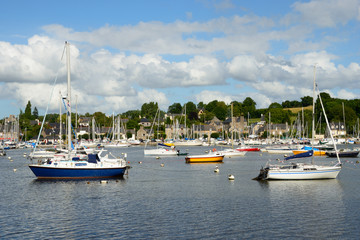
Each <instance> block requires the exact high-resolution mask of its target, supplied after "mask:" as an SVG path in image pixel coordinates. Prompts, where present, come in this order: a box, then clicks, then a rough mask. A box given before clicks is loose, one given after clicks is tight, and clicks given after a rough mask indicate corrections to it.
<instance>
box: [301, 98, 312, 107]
mask: <svg viewBox="0 0 360 240" xmlns="http://www.w3.org/2000/svg"><path fill="white" fill-rule="evenodd" d="M312 104H313V98H312V97H310V96H305V97H302V98H301V105H302V106H303V107H307V106H311V105H312Z"/></svg>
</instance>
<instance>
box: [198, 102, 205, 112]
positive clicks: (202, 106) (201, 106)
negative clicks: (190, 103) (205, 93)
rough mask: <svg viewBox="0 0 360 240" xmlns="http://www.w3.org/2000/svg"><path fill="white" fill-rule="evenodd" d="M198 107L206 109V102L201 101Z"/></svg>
mask: <svg viewBox="0 0 360 240" xmlns="http://www.w3.org/2000/svg"><path fill="white" fill-rule="evenodd" d="M197 109H199V110H200V109H205V104H204V103H203V102H199V103H198V105H197Z"/></svg>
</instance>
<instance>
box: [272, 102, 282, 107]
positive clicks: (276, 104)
mask: <svg viewBox="0 0 360 240" xmlns="http://www.w3.org/2000/svg"><path fill="white" fill-rule="evenodd" d="M270 108H283V107H282V105H281V104H280V103H277V102H274V103H272V104H270V106H269V109H270Z"/></svg>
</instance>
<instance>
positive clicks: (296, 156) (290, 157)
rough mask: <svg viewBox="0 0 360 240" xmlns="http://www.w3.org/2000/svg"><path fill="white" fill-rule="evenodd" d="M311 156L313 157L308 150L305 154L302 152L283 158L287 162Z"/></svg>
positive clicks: (311, 152) (311, 151)
mask: <svg viewBox="0 0 360 240" xmlns="http://www.w3.org/2000/svg"><path fill="white" fill-rule="evenodd" d="M312 155H313V150H310V151H307V152H304V153H299V154H296V155H292V156H289V157H287V158H285V160H289V159H293V158H305V157H311V156H312Z"/></svg>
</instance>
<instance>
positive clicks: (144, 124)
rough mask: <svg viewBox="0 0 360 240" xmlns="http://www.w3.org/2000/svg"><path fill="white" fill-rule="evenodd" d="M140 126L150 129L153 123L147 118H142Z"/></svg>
mask: <svg viewBox="0 0 360 240" xmlns="http://www.w3.org/2000/svg"><path fill="white" fill-rule="evenodd" d="M139 125H141V126H144V127H150V126H151V122H150V121H149V120H148V119H147V118H141V119H140V122H139Z"/></svg>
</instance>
